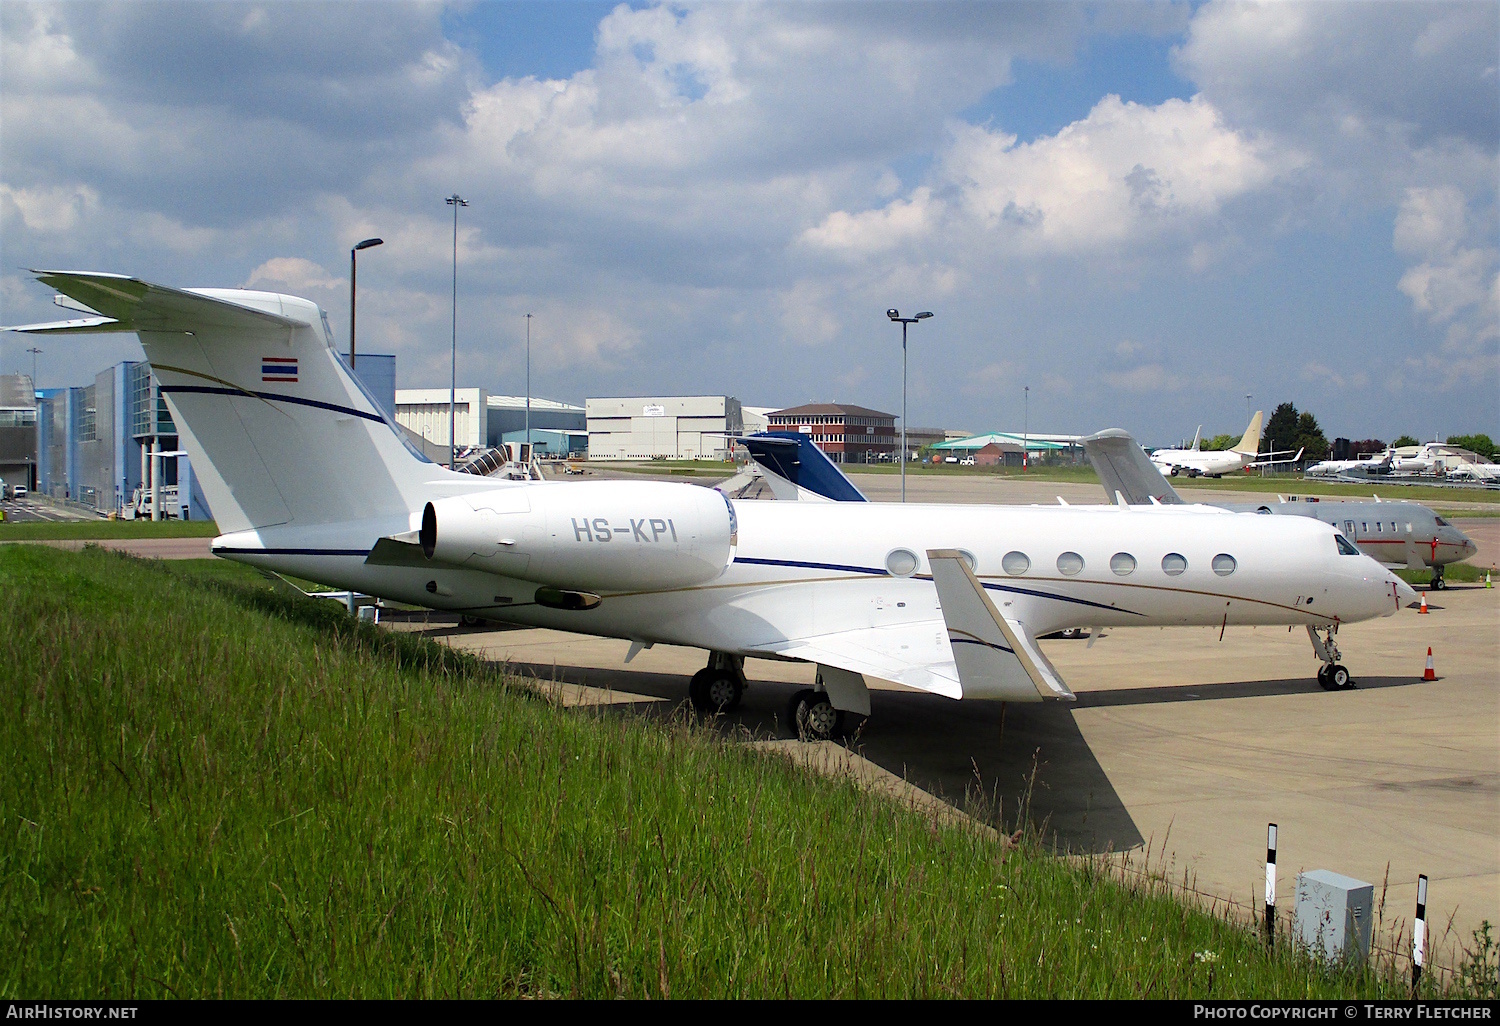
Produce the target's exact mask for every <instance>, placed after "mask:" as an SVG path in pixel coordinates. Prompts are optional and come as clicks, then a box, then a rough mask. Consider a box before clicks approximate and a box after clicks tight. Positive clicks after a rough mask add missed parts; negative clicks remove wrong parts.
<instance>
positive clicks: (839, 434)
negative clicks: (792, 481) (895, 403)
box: [766, 403, 900, 463]
mask: <svg viewBox="0 0 1500 1026" xmlns="http://www.w3.org/2000/svg"><path fill="white" fill-rule="evenodd" d="M766 429H767V430H768V431H796V432H799V433H801V434H804V435H809V436H811V438H812V440H813V442H814V443H816V445H817V446H818V448H819V449H822V450H823V452H825V453H826V454H827V455H828V458H829V459H831V460H833V462H835V463H875V462H883V461H886V460H892V459H895V457H896V450H897V448H898V447H899V445H900V438H899V436H898V435H897V434H896V415H895V414H893V413H881V412H880V411H879V410H871V409H867V408H865V407H863V406H847V405H844V404H842V403H809V404H807V405H806V406H793V407H791V408H790V409H786V410H777V411H776V412H775V413H771V414H768V415H767V416H766Z"/></svg>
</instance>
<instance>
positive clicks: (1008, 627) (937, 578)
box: [927, 549, 1075, 702]
mask: <svg viewBox="0 0 1500 1026" xmlns="http://www.w3.org/2000/svg"><path fill="white" fill-rule="evenodd" d="M927 561H928V563H929V564H930V565H931V567H932V583H933V584H934V585H936V586H937V593H938V605H939V606H941V607H942V611H943V622H944V624H945V625H946V626H947V628H948V643H949V644H950V645H951V646H952V648H953V661H954V664H955V665H956V666H957V668H958V679H959V683H960V684H961V685H962V687H963V697H964V698H998V699H1001V700H1004V701H1009V702H1037V701H1041V700H1043V699H1057V700H1061V701H1065V702H1071V701H1074V700H1075V699H1074V695H1073V692H1072V691H1070V690H1069V689H1068V686H1067V685H1066V684H1064V683H1063V679H1062V676H1061V675H1060V674H1059V673H1058V672H1057V668H1056V667H1054V666H1053V665H1052V663H1051V662H1049V661H1048V659H1047V657H1046V656H1045V655H1044V654H1043V653H1042V650H1041V648H1040V647H1039V646H1038V645H1037V643H1036V638H1034V637H1033V636H1032V633H1031V630H1030V628H1028V627H1027V626H1026V625H1025V624H1024V623H1021V622H1020V621H1018V620H1007V619H1006V618H1005V617H1004V616H1003V615H1001V613H1000V611H999V610H997V609H996V608H995V603H993V602H991V601H990V597H989V596H988V595H987V594H985V591H984V587H983V586H982V585H981V584H980V583H979V578H977V577H975V576H974V571H973V570H971V569H969V564H968V562H967V560H966V559H965V557H964V554H963V553H962V552H960V551H959V550H958V549H929V550H928V552H927Z"/></svg>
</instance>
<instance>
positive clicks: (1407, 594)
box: [1391, 574, 1417, 608]
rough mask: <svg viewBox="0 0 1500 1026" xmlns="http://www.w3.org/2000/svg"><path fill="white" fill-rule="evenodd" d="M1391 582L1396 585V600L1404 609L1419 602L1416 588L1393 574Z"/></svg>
mask: <svg viewBox="0 0 1500 1026" xmlns="http://www.w3.org/2000/svg"><path fill="white" fill-rule="evenodd" d="M1391 580H1392V581H1394V582H1395V583H1396V598H1397V600H1398V601H1399V602H1400V604H1401V606H1402V607H1403V608H1404V607H1406V606H1409V605H1411V604H1412V603H1413V602H1416V601H1417V590H1416V589H1415V588H1413V587H1412V586H1411V585H1409V584H1407V583H1406V582H1405V581H1403V580H1402V579H1401V578H1399V577H1397V576H1396V575H1395V574H1391Z"/></svg>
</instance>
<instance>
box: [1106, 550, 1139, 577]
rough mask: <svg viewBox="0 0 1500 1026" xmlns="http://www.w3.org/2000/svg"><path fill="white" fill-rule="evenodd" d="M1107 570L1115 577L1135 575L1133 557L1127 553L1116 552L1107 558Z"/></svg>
mask: <svg viewBox="0 0 1500 1026" xmlns="http://www.w3.org/2000/svg"><path fill="white" fill-rule="evenodd" d="M1109 568H1110V569H1111V570H1113V571H1114V572H1115V576H1117V577H1129V576H1130V575H1131V574H1133V573H1135V557H1134V556H1132V555H1131V554H1130V553H1128V552H1116V553H1115V554H1114V555H1113V556H1110V557H1109Z"/></svg>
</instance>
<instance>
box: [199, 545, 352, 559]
mask: <svg viewBox="0 0 1500 1026" xmlns="http://www.w3.org/2000/svg"><path fill="white" fill-rule="evenodd" d="M225 553H233V554H234V555H236V556H360V557H364V556H368V555H369V554H370V550H369V549H232V548H228V547H225V548H217V549H214V550H213V554H214V555H216V556H218V555H223V554H225Z"/></svg>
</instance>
